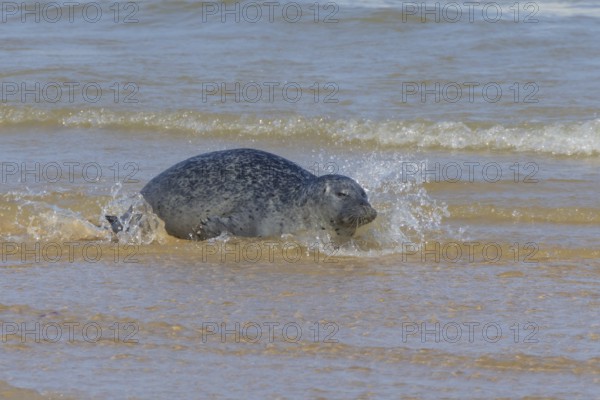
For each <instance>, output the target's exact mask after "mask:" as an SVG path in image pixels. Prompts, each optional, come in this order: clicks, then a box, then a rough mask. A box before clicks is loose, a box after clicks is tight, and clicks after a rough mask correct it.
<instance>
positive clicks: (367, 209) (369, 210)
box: [360, 203, 377, 225]
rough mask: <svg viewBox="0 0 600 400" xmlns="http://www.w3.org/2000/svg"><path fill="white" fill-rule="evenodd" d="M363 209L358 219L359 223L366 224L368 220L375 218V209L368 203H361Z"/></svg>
mask: <svg viewBox="0 0 600 400" xmlns="http://www.w3.org/2000/svg"><path fill="white" fill-rule="evenodd" d="M363 210H364V214H363V216H362V218H361V220H360V222H361V225H365V224H368V223H369V222H371V221H373V220H374V219H375V218H377V211H376V210H375V209H374V208H373V207H371V205H370V204H369V203H367V204H365V205H363Z"/></svg>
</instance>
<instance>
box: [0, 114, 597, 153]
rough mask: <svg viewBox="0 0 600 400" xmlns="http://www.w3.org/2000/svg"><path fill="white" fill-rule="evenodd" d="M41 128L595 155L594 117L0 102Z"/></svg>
mask: <svg viewBox="0 0 600 400" xmlns="http://www.w3.org/2000/svg"><path fill="white" fill-rule="evenodd" d="M25 126H47V127H55V128H60V127H62V128H107V129H117V130H125V131H161V132H167V133H170V134H174V135H177V134H183V135H192V136H202V137H207V138H216V139H219V138H222V139H236V138H249V137H250V138H256V139H261V138H262V139H265V140H273V139H278V138H281V139H291V140H298V141H301V142H306V141H309V142H312V143H317V144H322V145H327V146H332V147H343V148H344V147H346V148H349V147H353V146H356V145H360V146H361V148H367V149H371V150H377V149H381V148H385V149H390V148H391V149H395V148H397V149H412V150H421V149H441V150H466V151H490V150H493V151H501V152H508V153H524V152H531V153H537V154H545V155H554V156H567V157H581V156H591V157H597V156H598V155H600V119H593V120H588V121H572V122H553V123H518V124H514V125H507V124H502V123H498V124H493V123H489V122H463V121H441V122H439V121H426V120H385V121H373V120H361V119H331V118H325V117H323V118H320V117H319V118H307V117H298V116H293V117H287V116H286V117H285V118H261V117H260V116H247V115H244V116H238V115H228V114H210V113H202V112H198V111H193V110H175V111H129V112H126V111H114V110H109V109H104V108H97V109H67V108H61V109H48V110H43V109H35V108H27V107H11V106H4V107H0V128H2V127H25Z"/></svg>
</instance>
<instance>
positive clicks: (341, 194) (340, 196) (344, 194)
mask: <svg viewBox="0 0 600 400" xmlns="http://www.w3.org/2000/svg"><path fill="white" fill-rule="evenodd" d="M335 195H336V196H337V197H339V198H343V197H346V196H348V193H344V192H337V193H336V194H335Z"/></svg>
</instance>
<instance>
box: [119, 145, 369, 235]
mask: <svg viewBox="0 0 600 400" xmlns="http://www.w3.org/2000/svg"><path fill="white" fill-rule="evenodd" d="M141 194H142V195H143V197H144V199H145V200H146V201H147V202H148V204H150V206H151V207H152V210H153V212H154V213H155V214H156V215H158V217H159V218H160V219H162V220H163V221H164V223H165V229H166V231H167V233H169V234H170V235H172V236H175V237H178V238H181V239H191V240H206V239H210V238H213V237H216V236H219V235H220V234H222V233H224V232H228V233H230V234H233V235H236V236H246V237H268V236H276V235H281V234H284V233H294V232H298V231H300V230H311V229H319V230H326V231H328V232H329V233H330V234H331V235H332V239H333V238H335V239H338V240H342V241H343V240H347V239H349V238H350V237H351V236H352V235H353V234H354V232H355V231H356V229H357V228H358V227H359V226H361V225H365V224H367V223H369V222H371V221H373V220H374V219H375V217H376V216H377V212H376V211H375V209H374V208H373V207H371V205H370V204H369V201H368V200H367V195H366V193H365V191H364V190H363V188H362V187H360V185H359V184H358V183H356V182H355V181H354V180H352V179H350V178H348V177H346V176H342V175H324V176H320V177H317V176H316V175H314V174H312V173H310V172H309V171H307V170H305V169H303V168H301V167H300V166H298V165H297V164H295V163H293V162H291V161H289V160H287V159H285V158H283V157H280V156H277V155H275V154H271V153H267V152H265V151H261V150H254V149H233V150H223V151H215V152H211V153H206V154H200V155H198V156H195V157H192V158H189V159H187V160H185V161H182V162H180V163H178V164H175V165H173V166H172V167H170V168H169V169H167V170H165V171H164V172H162V173H161V174H159V175H158V176H156V177H155V178H153V179H152V180H151V181H150V182H148V184H147V185H146V186H144V188H143V189H142V190H141ZM107 219H108V220H109V222H110V223H111V225H112V228H113V230H114V231H115V232H118V231H120V230H122V229H123V228H122V225H121V221H119V218H117V217H114V216H107ZM336 241H337V240H336Z"/></svg>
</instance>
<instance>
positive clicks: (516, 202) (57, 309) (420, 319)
mask: <svg viewBox="0 0 600 400" xmlns="http://www.w3.org/2000/svg"><path fill="white" fill-rule="evenodd" d="M27 4H28V6H29V7H31V9H33V8H34V7H36V6H35V5H34V3H27ZM50 4H51V3H48V5H47V7H48V8H47V12H48V14H44V12H43V11H42V5H40V6H39V7H40V20H39V22H36V21H35V18H33V17H32V16H27V17H26V18H25V22H22V19H21V11H22V10H21V9H20V7H17V9H16V10H13V9H11V8H9V9H6V8H5V9H3V13H2V15H0V17H2V23H0V32H1V33H2V35H3V37H4V38H5V39H6V40H5V41H4V42H3V44H2V51H3V54H5V55H6V57H3V58H2V61H1V62H0V65H1V67H0V78H1V81H2V84H3V85H2V93H1V94H2V104H0V138H1V140H2V142H1V143H2V144H1V147H0V162H1V164H0V167H1V168H0V186H1V191H0V246H1V247H0V257H1V259H0V265H1V267H0V275H2V279H0V285H1V287H0V291H1V293H2V296H1V297H0V322H1V325H0V342H1V344H0V352H1V357H0V366H1V367H2V368H0V371H2V372H0V389H1V391H2V393H4V394H6V396H13V397H19V398H40V397H41V398H57V397H61V398H107V397H111V398H130V399H134V398H165V397H167V396H169V397H172V396H177V397H183V398H233V397H240V396H244V397H250V398H263V397H268V398H306V397H314V398H397V397H406V398H420V399H430V398H431V399H434V398H435V399H437V398H491V397H493V398H532V397H533V398H535V397H538V398H581V399H587V398H594V396H596V391H597V390H595V389H596V387H597V386H598V376H599V374H600V359H599V358H598V355H597V354H598V352H597V350H598V349H599V344H598V342H599V340H600V335H599V332H600V325H599V324H598V321H597V307H598V305H599V296H598V293H599V292H598V284H599V281H600V276H599V273H598V271H600V269H599V268H600V262H599V260H600V251H599V250H598V248H597V239H596V238H597V237H599V235H600V219H599V217H598V215H600V212H599V211H600V210H599V205H598V200H597V197H598V196H597V194H598V189H597V188H598V187H599V183H600V174H599V173H598V171H599V170H600V169H599V168H598V167H599V166H600V159H599V158H598V155H599V154H600V129H599V126H600V125H599V122H598V115H597V113H598V97H597V96H596V93H597V92H598V89H600V88H599V87H598V82H600V80H598V72H597V71H598V66H599V65H598V60H599V57H598V55H599V50H600V49H599V47H598V44H597V41H596V40H595V38H596V37H597V35H594V33H597V31H598V24H597V22H598V18H599V17H600V12H599V9H598V7H597V5H596V4H595V3H593V2H587V1H570V2H560V1H559V2H545V1H539V2H529V3H514V2H512V3H510V2H509V3H504V2H499V3H493V4H492V3H486V4H491V5H487V6H486V7H487V8H486V10H488V11H489V13H488V14H485V15H484V14H481V10H482V9H475V10H473V11H474V14H473V21H472V22H471V21H470V20H469V17H468V16H469V13H468V10H467V7H466V6H464V5H463V7H462V11H463V14H462V17H461V19H459V20H457V21H456V22H450V21H449V19H452V18H454V17H453V15H454V14H450V12H451V11H452V10H451V9H450V8H447V9H446V11H447V12H448V13H447V14H444V12H446V11H443V10H444V9H443V7H444V6H445V3H440V6H439V13H440V14H439V18H440V20H439V22H438V21H436V19H435V18H436V15H435V14H434V13H433V12H432V13H429V14H424V15H423V16H422V15H421V14H420V11H421V9H420V8H419V7H417V8H416V9H414V8H410V7H412V5H413V3H397V2H383V1H382V2H366V3H365V2H363V4H361V6H360V7H358V6H356V5H354V4H352V3H348V2H338V3H320V4H319V7H318V8H319V14H318V16H316V14H315V8H314V4H313V3H303V2H300V3H297V4H298V7H300V8H301V9H302V11H303V14H302V17H301V18H300V20H299V21H298V22H290V19H293V18H292V17H293V15H292V14H285V15H281V14H277V13H275V14H274V15H275V16H274V19H273V21H272V22H270V21H269V19H268V17H267V15H268V14H267V11H268V10H267V9H264V8H263V10H262V11H263V14H262V15H263V19H261V20H260V21H257V22H255V23H252V22H249V21H248V19H251V18H252V17H251V14H243V13H242V11H241V10H243V9H245V10H246V11H247V12H248V13H250V12H251V11H252V8H251V7H253V6H252V5H249V4H251V3H240V5H239V7H240V8H239V9H240V13H241V14H240V15H239V17H240V22H239V23H236V22H235V21H234V20H232V18H234V17H235V15H233V14H229V15H228V16H226V17H225V22H224V23H223V22H221V14H220V12H221V10H222V7H231V8H229V9H235V7H236V6H235V4H236V3H228V5H227V6H225V5H224V4H222V3H200V2H174V3H169V4H166V3H160V2H152V1H150V2H128V3H115V4H117V6H115V5H112V6H111V5H110V4H104V3H88V4H90V5H89V6H87V7H88V8H87V9H86V10H87V12H90V13H91V12H92V11H93V10H94V9H95V8H93V7H96V4H98V6H99V7H101V9H102V10H103V14H102V17H101V19H100V20H98V21H97V22H94V23H93V22H91V20H92V19H93V18H92V17H93V15H92V14H85V18H84V17H83V16H82V15H83V14H81V12H83V10H84V8H85V7H83V6H78V7H75V9H74V17H73V18H74V20H73V22H72V23H71V22H69V20H68V19H65V18H67V17H66V16H67V15H68V14H67V13H66V11H67V8H66V6H65V7H64V8H63V11H65V13H64V14H63V17H62V19H60V20H58V21H56V22H54V23H51V22H49V21H48V19H51V18H53V17H52V15H54V14H50V12H51V11H52V10H53V9H52V8H51V7H52V6H51V5H50ZM252 4H253V3H252ZM285 4H287V7H288V8H287V11H289V12H290V13H291V12H292V11H293V10H295V9H296V8H294V7H296V5H291V6H290V5H289V4H290V3H285ZM285 4H284V3H281V9H283V7H284V6H285ZM294 4H296V3H294ZM418 4H420V3H418ZM418 4H417V6H418ZM211 5H214V6H215V7H217V6H218V9H216V10H215V9H213V8H206V7H211ZM428 5H429V7H431V8H430V9H434V10H435V9H436V8H435V7H436V6H435V3H428ZM17 6H18V5H17ZM8 7H9V6H8ZM110 7H113V8H110ZM115 7H117V8H118V11H119V13H118V14H115V12H116V11H115V10H116V8H115ZM203 7H204V8H203ZM244 7H246V8H244ZM290 7H291V8H290ZM311 7H312V8H311ZM483 7H484V6H483V5H482V8H483ZM498 7H499V8H500V9H501V10H502V11H503V14H502V17H501V18H500V19H499V20H498V21H497V22H492V20H494V17H493V15H494V14H492V12H493V11H494V10H496V9H497V8H498ZM511 7H512V8H511ZM515 7H516V8H518V9H519V13H518V14H517V13H516V8H515ZM277 10H278V12H279V11H280V10H279V9H277ZM213 13H215V14H214V15H213ZM252 15H253V14H252ZM328 16H329V17H328ZM32 18H33V19H32ZM86 18H87V19H88V20H86ZM115 18H116V21H117V22H115ZM228 18H229V19H228ZM332 18H333V19H337V20H338V21H337V22H333V21H332V20H331V19H332ZM423 18H424V19H425V20H424V22H422V19H423ZM135 19H137V22H134V21H133V20H135ZM536 19H537V22H533V20H536ZM315 20H316V21H318V22H315ZM326 20H327V22H326ZM125 21H127V22H125ZM36 82H37V83H39V86H36ZM69 82H71V83H69ZM15 84H16V86H15ZM22 84H24V85H25V86H24V88H25V89H28V90H29V92H27V90H23V87H22V86H21V85H22ZM236 84H239V85H238V86H236ZM85 85H87V86H86V88H87V90H88V91H83V92H82V91H81V90H80V89H81V88H83V87H84V86H85ZM223 85H224V86H223ZM284 86H285V88H286V90H287V91H282V90H281V89H282V88H283V87H284ZM71 87H73V88H74V90H73V91H72V92H71V91H70V89H69V88H71ZM238 87H239V90H238V89H237V88H238ZM483 87H486V89H487V91H485V92H482V91H481V90H480V89H481V88H483ZM43 88H45V89H43ZM59 88H60V91H59ZM98 88H100V90H101V95H100V92H98V91H96V90H97V89H98ZM271 88H272V89H273V91H272V92H270V90H271ZM299 88H300V89H299ZM498 88H500V90H501V91H502V94H501V95H499V93H500V92H495V90H496V89H498ZM459 89H460V91H457V90H459ZM471 89H472V91H470V90H471ZM300 92H301V93H302V95H301V97H298V98H297V97H295V96H298V95H299V93H300ZM27 93H29V94H27ZM58 93H60V94H61V96H60V97H58V100H56V101H52V100H54V99H57V94H58ZM259 93H260V94H261V96H260V97H258V100H255V99H256V98H257V97H256V96H257V95H258V94H259ZM458 93H460V96H458ZM494 93H496V94H498V96H499V97H498V96H497V95H495V94H494ZM70 95H72V101H71V97H69V96H70ZM269 95H272V96H271V97H269ZM471 95H472V96H471ZM296 98H297V100H296ZM37 100H39V101H37ZM235 147H253V148H259V149H263V150H267V151H271V152H274V153H277V154H280V155H282V156H284V157H287V158H289V159H291V160H293V161H295V162H296V163H298V164H299V165H301V166H303V167H304V168H306V169H308V170H310V171H312V172H313V173H315V174H317V175H323V174H326V173H332V172H333V173H341V174H344V175H347V176H351V177H353V178H354V179H356V180H357V181H358V182H359V183H360V184H361V185H362V186H363V187H364V188H365V189H366V191H367V193H368V195H369V199H370V202H371V204H373V206H374V207H375V208H376V209H377V210H378V213H379V215H378V218H377V219H376V220H375V221H374V222H373V223H371V224H369V225H367V226H364V227H362V228H361V229H360V230H359V231H358V232H357V234H356V237H355V240H354V242H353V243H350V244H348V245H346V246H344V247H342V248H339V249H335V248H334V247H332V246H331V245H330V244H329V240H328V238H327V237H322V236H318V235H317V234H314V233H313V234H303V235H296V236H291V235H286V236H284V237H280V238H268V239H264V240H258V239H243V238H236V237H230V236H223V237H220V238H217V239H214V240H211V241H208V242H202V243H194V242H188V241H182V240H178V239H175V238H173V237H170V236H168V235H167V234H166V232H165V231H164V229H163V228H162V227H160V226H159V227H158V228H157V229H153V230H151V231H149V232H148V231H143V232H140V231H135V230H134V231H133V232H131V233H129V234H120V235H119V237H118V238H116V240H115V238H113V237H112V236H111V235H110V233H109V231H108V229H107V228H108V224H107V222H106V221H104V218H103V216H104V215H105V214H106V213H119V212H124V211H125V210H127V209H128V207H129V206H130V205H131V204H132V203H134V202H135V201H136V193H138V191H139V190H140V189H141V188H142V187H143V186H144V185H145V183H147V182H148V181H149V180H150V179H151V178H152V177H154V176H155V175H156V174H158V173H160V172H161V171H163V170H164V169H166V168H168V167H169V166H171V165H173V164H174V163H176V162H178V161H181V160H183V159H185V158H187V157H191V156H194V155H197V154H200V153H204V152H208V151H213V150H221V149H226V148H235ZM146 217H147V218H150V219H151V218H153V215H152V214H151V213H147V214H146Z"/></svg>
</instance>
